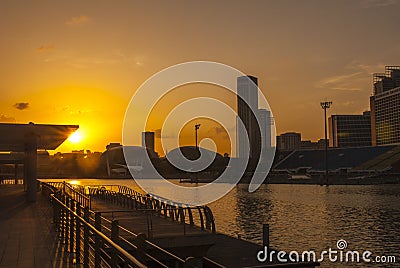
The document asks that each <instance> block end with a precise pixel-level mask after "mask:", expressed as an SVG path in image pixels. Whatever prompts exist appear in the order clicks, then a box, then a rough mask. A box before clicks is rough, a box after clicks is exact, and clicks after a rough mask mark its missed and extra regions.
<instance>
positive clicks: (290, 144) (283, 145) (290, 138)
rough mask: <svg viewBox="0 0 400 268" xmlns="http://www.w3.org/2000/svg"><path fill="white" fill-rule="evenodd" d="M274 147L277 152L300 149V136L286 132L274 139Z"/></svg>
mask: <svg viewBox="0 0 400 268" xmlns="http://www.w3.org/2000/svg"><path fill="white" fill-rule="evenodd" d="M276 147H277V149H278V150H281V151H282V150H295V149H299V148H300V147H301V134H300V133H297V132H287V133H283V134H281V135H279V136H277V137H276Z"/></svg>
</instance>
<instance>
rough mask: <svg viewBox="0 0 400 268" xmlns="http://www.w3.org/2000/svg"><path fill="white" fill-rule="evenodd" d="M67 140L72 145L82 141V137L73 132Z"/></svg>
mask: <svg viewBox="0 0 400 268" xmlns="http://www.w3.org/2000/svg"><path fill="white" fill-rule="evenodd" d="M68 140H69V141H70V142H72V143H78V142H80V141H81V140H82V135H81V133H79V132H74V133H73V134H72V135H71V136H69V138H68Z"/></svg>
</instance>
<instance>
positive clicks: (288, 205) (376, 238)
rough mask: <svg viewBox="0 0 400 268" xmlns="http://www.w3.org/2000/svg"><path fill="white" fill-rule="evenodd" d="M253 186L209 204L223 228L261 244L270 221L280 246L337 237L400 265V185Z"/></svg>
mask: <svg viewBox="0 0 400 268" xmlns="http://www.w3.org/2000/svg"><path fill="white" fill-rule="evenodd" d="M79 183H81V184H85V185H89V184H104V183H107V184H121V185H126V186H130V187H133V188H136V189H137V186H136V184H135V183H134V181H133V180H91V179H90V180H81V181H79ZM187 186H193V185H187ZM247 187H248V186H247V185H238V186H236V187H235V188H234V189H233V190H232V191H231V192H230V193H229V194H227V195H226V196H224V197H223V198H221V199H220V200H218V201H215V202H213V203H211V204H210V205H209V206H210V207H211V209H212V211H213V213H214V217H215V220H216V227H217V231H219V232H222V233H226V234H229V235H232V236H235V237H237V236H238V235H240V236H241V237H242V238H244V239H248V240H251V241H254V242H257V243H260V242H261V241H262V224H263V223H268V224H269V225H270V230H271V233H270V241H271V242H270V245H271V246H272V247H274V248H278V249H280V250H285V251H287V252H289V251H291V250H296V251H299V252H302V251H304V250H314V251H316V252H320V251H322V250H328V248H333V249H336V242H337V241H338V240H339V239H344V240H346V241H347V243H348V247H347V249H348V250H358V251H360V252H363V251H364V250H369V251H371V252H373V253H374V254H375V255H395V256H397V259H396V260H397V264H390V265H389V264H386V265H380V266H379V267H400V265H399V263H400V256H399V250H400V185H373V186H351V185H348V186H339V185H334V186H329V187H326V186H318V185H262V186H261V187H260V189H258V190H257V191H256V192H254V193H249V192H248V191H247ZM347 266H349V265H348V264H344V263H342V264H338V263H337V264H331V263H328V262H324V263H323V264H322V267H347ZM359 266H360V267H365V266H366V264H365V263H364V264H359ZM371 267H378V266H376V265H374V266H371Z"/></svg>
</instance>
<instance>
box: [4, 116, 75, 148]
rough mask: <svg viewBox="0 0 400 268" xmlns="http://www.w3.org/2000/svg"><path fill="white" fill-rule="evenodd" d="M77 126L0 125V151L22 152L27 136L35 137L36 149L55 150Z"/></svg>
mask: <svg viewBox="0 0 400 268" xmlns="http://www.w3.org/2000/svg"><path fill="white" fill-rule="evenodd" d="M78 128H79V126H78V125H47V124H34V123H29V124H5V123H0V151H3V152H4V151H15V152H23V151H24V150H25V146H26V143H27V139H28V137H29V136H36V143H37V145H36V146H37V149H44V150H55V149H56V148H57V147H58V146H60V145H61V144H62V143H63V142H64V141H65V140H66V139H67V138H68V137H69V136H70V135H71V134H72V133H73V132H75V131H76V130H77V129H78Z"/></svg>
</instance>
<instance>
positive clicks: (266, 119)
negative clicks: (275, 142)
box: [258, 109, 272, 150]
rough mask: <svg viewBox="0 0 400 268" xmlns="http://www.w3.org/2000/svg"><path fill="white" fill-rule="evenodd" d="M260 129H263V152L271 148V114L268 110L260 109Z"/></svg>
mask: <svg viewBox="0 0 400 268" xmlns="http://www.w3.org/2000/svg"><path fill="white" fill-rule="evenodd" d="M258 115H259V121H260V129H261V150H266V149H268V148H270V147H271V125H272V118H271V112H270V111H268V110H267V109H258Z"/></svg>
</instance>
